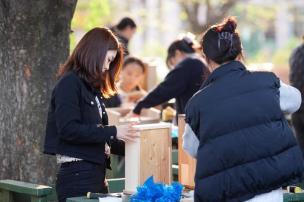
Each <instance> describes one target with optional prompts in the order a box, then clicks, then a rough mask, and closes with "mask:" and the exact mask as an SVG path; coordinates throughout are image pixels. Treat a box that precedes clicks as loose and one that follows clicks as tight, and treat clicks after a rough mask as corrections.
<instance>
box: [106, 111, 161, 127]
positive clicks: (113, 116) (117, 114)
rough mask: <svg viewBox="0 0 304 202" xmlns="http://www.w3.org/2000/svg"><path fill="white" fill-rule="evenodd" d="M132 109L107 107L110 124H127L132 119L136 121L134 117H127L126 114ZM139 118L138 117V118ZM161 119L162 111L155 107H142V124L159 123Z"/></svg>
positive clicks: (140, 119)
mask: <svg viewBox="0 0 304 202" xmlns="http://www.w3.org/2000/svg"><path fill="white" fill-rule="evenodd" d="M131 110H132V109H130V108H121V107H115V108H106V111H107V114H108V117H109V125H120V124H125V123H128V122H131V121H134V118H129V119H126V118H124V116H126V115H127V114H128V113H129V112H130V111H131ZM136 119H137V118H136ZM159 121H160V111H159V110H158V109H155V108H149V109H142V110H141V114H140V118H139V122H140V123H142V124H147V123H158V122H159Z"/></svg>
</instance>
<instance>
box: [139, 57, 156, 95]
mask: <svg viewBox="0 0 304 202" xmlns="http://www.w3.org/2000/svg"><path fill="white" fill-rule="evenodd" d="M145 63H146V66H147V68H146V70H147V71H146V72H145V75H144V78H143V80H142V82H141V84H140V86H141V87H142V88H143V89H144V90H146V91H150V90H151V89H153V88H154V87H155V86H156V85H157V66H156V64H153V61H152V62H151V61H145Z"/></svg>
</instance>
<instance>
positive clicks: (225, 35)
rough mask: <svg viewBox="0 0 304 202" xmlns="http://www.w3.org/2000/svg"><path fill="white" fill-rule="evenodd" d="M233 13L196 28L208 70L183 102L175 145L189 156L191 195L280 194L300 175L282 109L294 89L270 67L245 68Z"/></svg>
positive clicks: (224, 198)
mask: <svg viewBox="0 0 304 202" xmlns="http://www.w3.org/2000/svg"><path fill="white" fill-rule="evenodd" d="M236 25H237V24H236V20H235V19H234V18H228V19H227V20H225V21H223V22H222V23H221V24H217V25H214V26H212V27H211V28H209V29H208V30H207V32H206V33H205V34H204V36H203V40H202V46H203V52H204V54H205V56H206V60H207V62H208V65H209V67H210V69H211V70H212V73H211V74H210V76H209V77H208V79H207V80H206V81H205V83H204V84H203V85H202V87H201V90H200V91H198V93H196V94H195V95H194V96H193V97H192V98H191V99H190V100H189V102H188V104H187V106H186V109H185V111H186V123H187V124H186V127H185V134H184V137H183V139H184V144H183V148H184V149H185V150H186V151H188V152H189V154H190V155H192V156H194V157H196V159H197V165H196V173H195V191H194V195H195V201H196V202H239V201H247V200H248V202H249V201H250V202H283V192H282V190H281V187H283V186H287V185H291V184H293V183H298V182H300V181H301V179H302V173H303V169H304V166H303V156H302V153H301V151H300V148H299V146H298V145H297V143H296V140H295V137H294V135H293V132H292V130H291V129H290V127H289V125H288V122H287V121H286V119H285V117H284V113H292V112H295V111H296V110H297V109H299V107H300V104H301V94H300V92H299V91H298V90H297V89H295V88H293V87H291V86H288V85H286V84H284V83H283V82H281V81H280V80H279V79H278V78H277V77H276V76H275V75H274V74H273V73H272V72H250V71H247V70H246V67H245V66H244V64H243V63H242V62H241V61H240V58H241V57H242V44H241V39H240V36H239V34H238V32H237V31H236Z"/></svg>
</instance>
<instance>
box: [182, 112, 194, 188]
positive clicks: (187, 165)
mask: <svg viewBox="0 0 304 202" xmlns="http://www.w3.org/2000/svg"><path fill="white" fill-rule="evenodd" d="M184 129H185V115H184V114H180V115H178V181H179V182H180V183H181V184H183V185H184V186H185V187H186V188H189V189H194V175H195V169H196V160H195V159H194V158H192V157H191V156H190V155H189V154H187V153H186V152H185V151H184V149H183V134H184Z"/></svg>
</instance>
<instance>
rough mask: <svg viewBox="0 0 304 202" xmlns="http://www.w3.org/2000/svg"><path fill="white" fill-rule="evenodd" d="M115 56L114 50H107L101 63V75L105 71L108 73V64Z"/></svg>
mask: <svg viewBox="0 0 304 202" xmlns="http://www.w3.org/2000/svg"><path fill="white" fill-rule="evenodd" d="M116 55H117V51H116V50H108V52H107V55H106V58H105V60H104V63H103V67H102V73H105V72H106V71H108V70H109V69H110V64H111V62H113V60H114V59H115V57H116Z"/></svg>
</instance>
